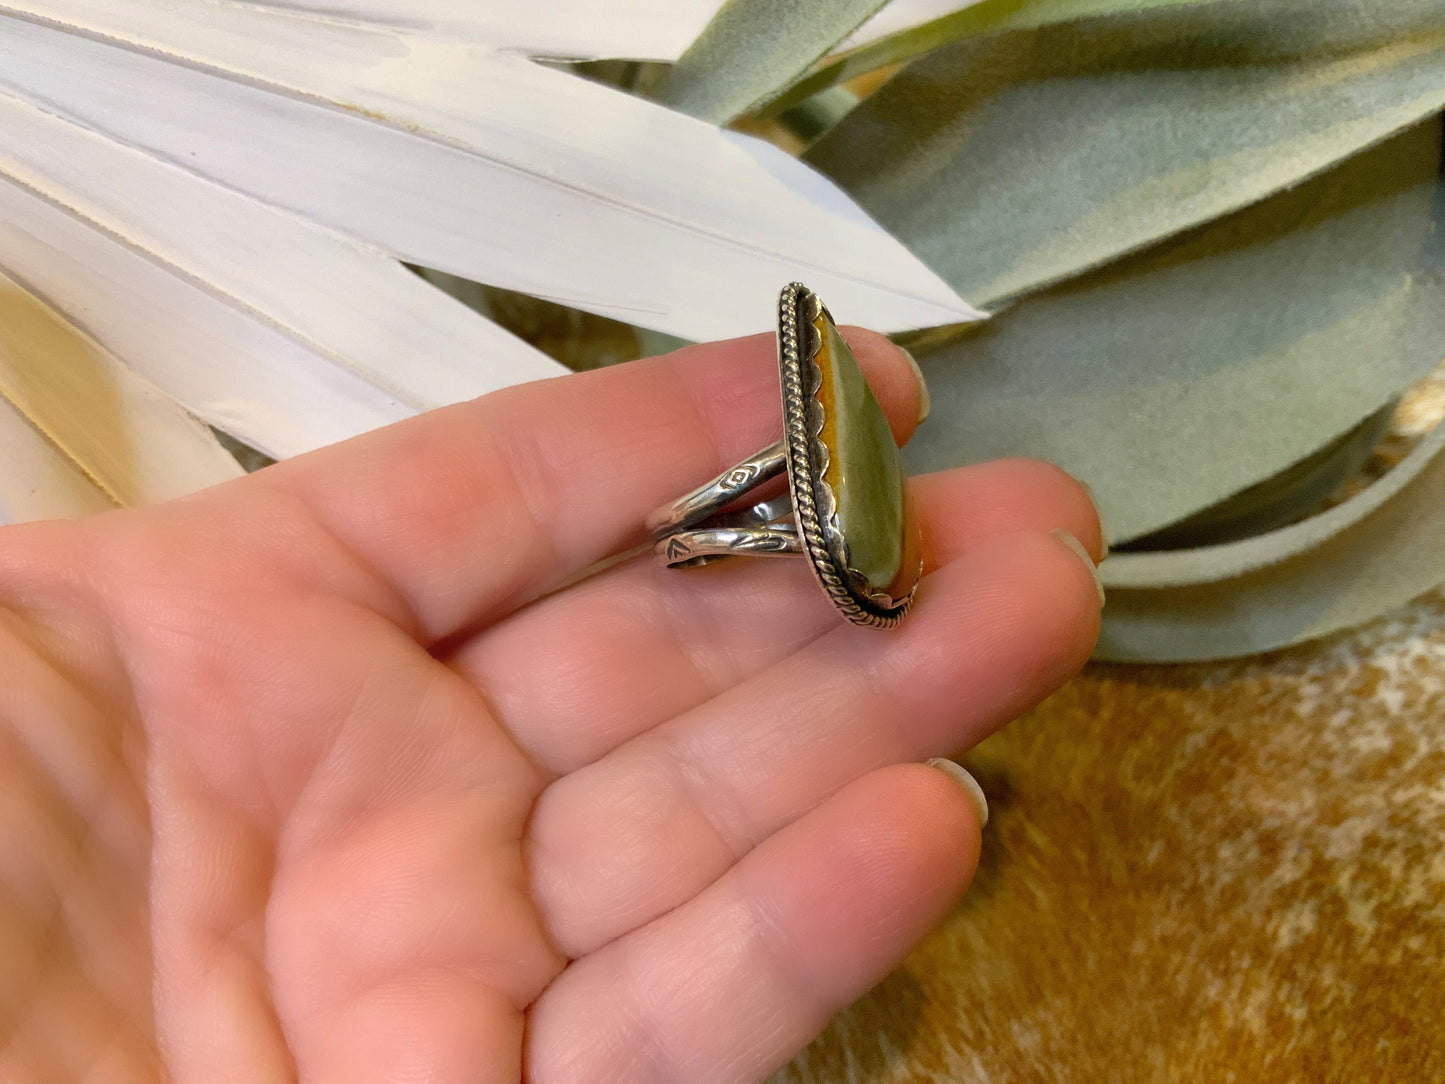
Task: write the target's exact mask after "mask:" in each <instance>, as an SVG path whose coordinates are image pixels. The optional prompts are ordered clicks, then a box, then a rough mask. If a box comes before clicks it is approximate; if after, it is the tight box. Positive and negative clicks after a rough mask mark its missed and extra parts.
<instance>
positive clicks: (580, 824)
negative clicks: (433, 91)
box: [0, 331, 1100, 1084]
mask: <svg viewBox="0 0 1445 1084" xmlns="http://www.w3.org/2000/svg"><path fill="white" fill-rule="evenodd" d="M848 337H849V338H850V340H851V341H852V342H853V343H854V344H855V349H856V352H857V353H858V355H859V359H860V362H861V363H862V364H863V366H864V368H865V370H866V371H867V372H868V373H869V377H870V380H871V382H872V383H873V384H874V387H875V389H876V390H877V392H878V394H879V398H880V400H881V401H882V402H883V403H884V405H885V409H887V411H888V413H889V415H890V417H891V418H892V419H893V420H894V427H895V430H896V432H897V433H898V434H899V436H900V437H903V436H906V435H907V434H908V433H909V432H910V431H911V428H912V424H911V422H912V419H913V418H915V417H916V416H917V414H918V404H919V399H918V395H919V393H918V390H917V386H916V383H915V382H914V380H913V377H912V375H911V373H910V370H909V369H908V367H907V365H906V363H905V362H904V361H903V359H902V358H901V357H900V356H899V355H898V354H897V353H896V352H895V351H894V350H893V348H892V347H891V346H889V345H888V344H887V342H886V341H885V340H883V339H880V338H877V337H875V336H870V335H867V334H866V333H863V332H857V331H850V332H849V333H848ZM772 364H773V363H772V345H771V341H770V340H769V339H767V338H764V337H758V338H753V339H745V340H739V341H736V342H732V343H720V344H713V345H709V346H701V347H695V348H691V349H689V350H686V351H682V352H680V353H679V354H676V355H672V356H670V357H668V358H662V359H656V360H653V361H648V362H643V363H638V364H636V365H631V366H624V367H621V368H618V369H614V370H609V371H606V372H602V373H595V374H587V375H583V376H577V377H569V378H565V379H561V380H555V381H548V382H544V383H541V384H535V385H528V386H525V387H521V388H516V389H512V390H510V391H507V392H503V393H499V394H497V395H493V396H489V397H487V398H485V399H482V400H478V401H477V402H474V403H469V404H463V405H460V406H457V407H452V408H449V409H446V410H442V411H438V412H435V413H433V414H431V415H427V416H425V417H422V418H419V419H416V420H414V421H412V422H408V423H405V424H402V425H398V426H395V427H392V428H391V429H388V430H383V431H381V432H378V433H375V434H371V435H369V436H366V437H363V438H360V439H357V440H355V441H351V442H349V443H347V444H344V445H338V446H336V447H333V448H330V449H326V450H324V451H322V452H319V453H316V454H314V455H311V456H307V457H304V458H302V459H298V460H293V461H291V462H288V463H285V464H281V465H279V466H276V467H273V468H269V469H267V470H265V471H262V472H260V473H259V474H256V475H253V476H251V477H249V478H245V479H242V480H240V481H237V482H235V483H231V484H229V485H226V486H223V487H220V488H217V489H215V490H211V491H208V492H206V493H203V494H200V495H198V496H196V497H193V498H189V499H187V500H184V501H180V502H176V503H173V504H170V505H165V506H160V507H157V508H153V509H143V510H134V511H126V512H116V513H111V514H108V515H104V516H100V517H97V518H94V519H91V520H85V521H81V522H78V523H64V524H61V523H54V524H37V525H31V526H26V527H17V528H7V529H5V530H4V531H3V532H0V671H3V674H4V679H3V685H0V960H3V961H4V968H3V970H0V1077H3V1078H4V1079H6V1080H7V1081H9V1080H15V1081H31V1080H34V1081H44V1082H49V1081H59V1080H69V1079H82V1078H84V1079H91V1080H96V1081H125V1080H131V1079H138V1080H146V1079H153V1078H155V1077H157V1076H162V1075H164V1076H167V1077H169V1078H171V1079H174V1080H176V1081H182V1082H185V1081H199V1082H205V1084H214V1082H224V1081H247V1082H254V1081H269V1080H286V1079H293V1078H298V1077H299V1078H304V1079H308V1080H321V1081H333V1080H334V1081H348V1082H350V1081H366V1080H397V1081H400V1080H406V1081H421V1080H437V1081H452V1080H456V1081H493V1080H495V1081H516V1080H518V1079H520V1078H522V1077H523V1076H525V1077H526V1078H527V1079H528V1080H531V1081H536V1082H552V1081H561V1082H566V1084H586V1082H588V1081H593V1080H598V1081H601V1080H607V1081H629V1082H633V1081H638V1082H641V1081H650V1080H683V1081H689V1082H705V1081H714V1080H716V1081H734V1080H737V1081H742V1080H752V1079H756V1078H759V1077H761V1076H763V1075H765V1074H766V1073H767V1072H768V1071H769V1070H771V1069H772V1068H774V1067H776V1066H777V1065H779V1064H781V1063H782V1062H783V1061H785V1060H786V1059H787V1058H788V1057H790V1056H791V1055H792V1054H793V1053H794V1052H795V1051H796V1050H797V1049H799V1048H800V1047H801V1046H802V1045H804V1044H805V1043H806V1042H807V1041H808V1039H809V1038H811V1036H813V1035H814V1034H815V1033H816V1032H817V1031H818V1030H819V1029H821V1028H822V1026H823V1025H824V1024H826V1022H827V1021H828V1019H829V1017H830V1016H831V1015H832V1014H833V1013H834V1012H836V1011H837V1010H838V1009H839V1008H840V1007H842V1006H843V1005H845V1004H846V1003H847V1002H848V1001H850V1000H851V999H853V998H855V997H856V996H858V995H859V994H860V993H861V992H862V991H863V990H865V989H866V988H867V987H868V986H869V985H871V984H872V983H873V982H875V981H877V979H878V978H879V977H881V976H882V975H883V974H884V973H885V972H886V971H887V970H888V969H889V968H890V967H892V966H893V965H894V964H895V963H896V962H897V961H898V960H899V959H900V958H901V956H902V955H903V954H904V953H905V952H906V951H907V949H908V948H909V946H910V945H911V944H912V943H913V942H915V941H916V940H917V939H918V938H919V937H920V936H921V935H922V934H923V933H924V932H926V931H927V929H928V928H929V927H930V926H931V925H932V924H934V923H936V922H937V921H938V920H939V919H940V918H941V917H942V915H943V914H944V913H945V912H946V910H947V909H948V908H949V907H950V906H951V905H952V903H953V902H954V900H955V899H956V898H957V896H958V894H959V893H960V892H961V891H962V889H963V887H964V886H965V885H966V883H967V881H968V878H969V876H970V875H971V873H972V870H973V866H974V862H975V859H976V855H977V849H978V843H979V836H978V820H977V816H976V814H975V812H974V810H973V807H972V806H971V804H970V803H969V801H968V798H967V795H966V794H965V792H964V791H963V789H962V788H959V787H958V786H956V785H955V784H954V783H953V782H952V781H951V780H950V779H949V778H948V777H947V776H946V775H945V774H944V773H942V772H938V771H935V770H933V769H931V768H928V767H925V766H923V765H921V764H918V763H906V762H917V761H920V760H923V759H926V758H928V757H930V756H933V755H936V754H943V753H947V752H950V751H953V750H956V749H958V748H962V747H964V746H966V745H969V744H972V743H973V742H975V741H977V740H978V739H979V738H981V737H982V736H983V735H984V734H986V733H987V732H989V731H990V730H991V729H993V728H994V727H996V726H997V725H999V724H1001V723H1002V722H1004V721H1006V720H1007V719H1008V718H1010V717H1012V716H1014V715H1016V714H1018V713H1020V712H1021V711H1023V710H1025V709H1026V708H1027V707H1029V706H1030V705H1031V704H1032V703H1034V702H1035V701H1037V700H1038V699H1040V698H1041V697H1042V696H1044V695H1046V694H1047V693H1048V692H1049V691H1050V690H1052V689H1053V688H1054V687H1055V686H1057V685H1058V684H1059V683H1060V682H1062V681H1063V680H1065V679H1066V678H1067V676H1068V675H1069V674H1070V673H1071V672H1072V671H1073V670H1074V669H1075V668H1076V667H1077V666H1078V665H1080V663H1081V662H1082V660H1083V659H1084V657H1085V656H1086V654H1087V652H1088V649H1089V647H1090V644H1091V643H1092V640H1093V637H1094V634H1095V632H1096V628H1097V599H1096V595H1095V587H1094V584H1093V582H1092V581H1091V578H1090V575H1089V570H1088V569H1087V567H1086V566H1085V564H1084V562H1082V561H1080V560H1078V559H1077V557H1076V556H1075V554H1074V553H1073V552H1071V550H1070V548H1069V547H1068V546H1067V545H1066V544H1065V543H1064V542H1062V541H1061V540H1060V539H1059V538H1057V537H1051V535H1050V534H1049V532H1050V531H1052V530H1055V529H1063V530H1066V531H1068V532H1070V533H1072V534H1073V535H1075V536H1076V537H1078V538H1080V539H1082V540H1083V541H1084V543H1085V545H1086V546H1087V547H1089V548H1090V549H1091V550H1092V551H1093V552H1094V553H1095V555H1097V553H1098V547H1099V544H1100V543H1099V532H1098V525H1097V522H1096V519H1095V516H1094V512H1093V510H1092V508H1091V506H1090V504H1089V501H1088V499H1087V497H1086V496H1085V494H1084V493H1083V491H1082V490H1081V489H1080V488H1079V487H1077V486H1076V485H1075V484H1074V483H1073V482H1071V481H1070V480H1069V479H1067V478H1066V477H1065V476H1063V475H1062V474H1060V473H1059V472H1057V471H1054V470H1052V469H1051V468H1048V467H1045V466H1042V465H1039V464H1033V463H1026V462H1010V463H1002V464H994V465H991V466H987V467H979V468H969V469H964V470H959V471H955V472H951V473H948V474H945V475H936V476H931V477H927V478H922V479H917V480H915V482H914V496H915V502H916V505H917V506H918V508H919V511H920V515H921V517H922V520H923V522H924V530H925V537H926V548H927V551H928V566H929V575H928V577H927V579H926V580H925V582H924V585H923V588H922V591H921V595H920V600H919V603H918V605H917V607H916V609H915V612H914V614H913V616H911V617H910V618H909V620H908V621H907V622H905V624H904V625H903V626H902V628H901V629H900V630H898V631H896V632H892V633H877V632H872V631H868V630H860V629H855V628H853V627H851V626H847V625H844V624H843V623H841V622H840V621H839V620H838V618H837V615H836V613H835V612H834V611H832V609H831V607H830V605H829V604H828V602H827V600H826V599H825V598H824V597H823V595H822V593H821V592H820V591H818V589H817V587H816V585H815V584H814V582H813V581H812V578H811V576H810V574H809V572H808V570H807V567H806V564H805V563H803V562H797V561H782V560H779V561H765V560H757V561H747V562H738V563H736V564H731V565H726V564H725V565H722V566H717V567H713V568H709V569H705V570H697V571H693V572H686V573H684V572H676V571H670V570H666V569H659V568H656V567H654V566H653V565H652V564H651V563H649V562H644V561H632V562H627V563H623V564H620V565H617V566H616V567H613V568H611V569H610V570H608V571H605V572H603V573H601V574H598V575H595V576H593V577H591V578H589V579H586V580H584V581H582V582H580V583H578V584H576V585H574V586H571V587H569V588H567V589H565V590H562V591H555V588H557V587H558V586H559V585H561V584H563V583H564V582H566V581H568V580H569V579H570V578H572V577H574V576H575V574H576V573H577V572H579V571H580V570H582V569H584V568H586V567H588V566H589V565H591V564H593V563H594V562H596V561H598V560H599V559H601V558H603V557H605V556H606V555H608V554H609V553H613V552H616V551H617V550H619V549H623V548H625V547H627V546H629V545H632V544H634V543H636V542H637V541H639V540H640V524H641V522H642V520H643V518H644V516H645V515H646V513H647V512H648V511H650V510H651V509H652V508H653V507H654V506H655V505H658V504H660V503H663V502H665V501H667V500H669V499H671V498H673V497H675V496H677V495H679V494H680V493H682V492H683V491H684V490H686V489H688V488H690V487H691V486H692V485H695V484H696V483H698V482H699V481H701V480H702V479H704V478H705V477H708V476H710V475H712V474H713V473H715V472H716V471H718V470H720V469H721V468H723V467H725V466H726V465H728V463H730V462H732V461H735V460H737V459H739V458H741V457H743V456H744V455H746V454H748V453H750V452H752V451H754V450H756V449H757V448H758V447H761V446H762V445H764V444H767V443H769V442H770V441H772V440H774V439H776V436H777V429H778V420H777V419H778V409H779V408H778V391H777V387H776V382H775V376H774V375H773V370H772ZM904 419H907V422H906V423H905V421H904ZM549 592H550V593H549Z"/></svg>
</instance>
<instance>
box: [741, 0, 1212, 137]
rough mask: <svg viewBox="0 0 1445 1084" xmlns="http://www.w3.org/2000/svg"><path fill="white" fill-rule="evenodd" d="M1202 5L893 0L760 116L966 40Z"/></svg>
mask: <svg viewBox="0 0 1445 1084" xmlns="http://www.w3.org/2000/svg"><path fill="white" fill-rule="evenodd" d="M1201 2H1205V0H973V3H968V4H960V3H958V2H957V0H953V2H942V3H940V2H938V0H931V2H915V3H909V4H904V3H899V2H898V0H894V2H893V3H892V4H889V5H888V7H886V8H884V9H883V11H882V12H880V13H879V14H878V15H876V16H874V17H873V18H872V19H870V20H869V21H868V22H867V23H865V24H864V26H863V27H862V29H861V30H860V31H859V33H858V34H856V35H854V36H853V39H852V41H853V43H854V44H856V45H857V46H858V48H856V49H854V50H852V51H851V52H848V53H846V54H845V55H843V56H840V57H838V58H837V59H835V60H832V61H830V62H829V63H827V64H824V65H822V66H821V67H819V68H818V69H817V70H816V71H813V72H810V73H809V74H808V75H807V76H806V77H805V78H803V79H800V80H798V82H796V83H794V84H793V85H792V86H791V87H789V88H788V89H787V90H786V91H784V92H783V93H782V94H779V95H777V96H776V97H775V98H773V99H772V100H771V101H769V102H768V103H767V105H766V107H765V108H764V109H762V110H761V112H762V113H763V114H764V115H766V116H775V115H776V114H778V113H781V112H783V111H784V110H787V109H792V108H793V107H795V106H797V105H799V104H800V103H802V102H804V101H806V100H807V99H808V98H811V97H812V96H813V95H815V94H820V93H822V92H823V91H825V90H827V89H828V88H829V87H834V86H837V85H838V84H839V83H845V82H847V81H848V80H850V79H856V78H857V77H858V76H860V75H867V74H868V73H869V72H873V71H877V70H878V69H879V68H886V67H888V66H889V65H892V64H902V63H904V62H906V61H909V60H912V59H913V58H914V57H918V56H922V55H923V54H924V53H929V52H932V51H933V50H934V49H937V48H939V47H941V46H944V45H948V44H951V43H952V42H955V41H959V40H961V39H963V38H970V37H975V36H977V35H980V34H987V33H990V32H993V31H998V30H1021V29H1027V28H1031V27H1039V26H1048V25H1049V24H1051V23H1062V22H1070V21H1073V20H1076V19H1085V18H1089V17H1091V16H1095V15H1109V14H1114V13H1116V12H1133V11H1148V10H1150V9H1152V8H1163V7H1178V6H1180V5H1182V4H1196V3H1201Z"/></svg>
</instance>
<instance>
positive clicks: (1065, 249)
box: [808, 0, 1445, 305]
mask: <svg viewBox="0 0 1445 1084" xmlns="http://www.w3.org/2000/svg"><path fill="white" fill-rule="evenodd" d="M970 10H972V9H970ZM1442 106H1445V0H1392V2H1391V3H1389V4H1380V5H1369V6H1362V5H1360V4H1359V3H1356V2H1354V0H1312V2H1310V3H1307V4H1306V3H1300V2H1298V0H1256V2H1254V3H1249V4H1242V3H1203V4H1198V5H1192V6H1187V7H1178V8H1174V7H1171V8H1165V9H1161V10H1157V11H1151V12H1143V13H1138V14H1134V15H1129V16H1115V17H1110V18H1100V19H1094V20H1086V21H1082V22H1072V23H1067V24H1061V25H1053V26H1046V27H1042V28H1039V29H1030V30H1019V31H1010V32H1007V33H1003V34H997V35H992V36H989V37H987V38H983V39H978V40H971V41H967V42H963V43H960V44H958V45H954V46H950V47H947V48H944V49H941V50H939V51H937V52H935V53H933V54H931V55H929V56H928V57H925V58H923V59H922V60H920V61H917V62H916V63H914V64H913V65H911V66H909V67H908V68H906V69H904V71H903V72H901V73H900V74H899V75H897V76H895V77H894V78H893V79H892V80H890V81H889V82H888V83H887V84H885V85H884V87H883V88H881V89H880V90H879V91H878V92H877V93H876V94H875V95H873V96H872V97H871V98H869V99H867V100H866V101H864V102H863V103H862V104H861V105H860V106H859V107H858V108H857V109H855V110H854V111H853V112H852V113H850V114H849V115H848V116H847V117H846V118H844V120H843V121H842V122H841V123H840V124H839V125H838V126H837V127H836V128H834V129H833V130H832V131H831V132H830V133H828V134H827V135H826V136H825V137H824V138H823V139H822V140H821V141H820V142H819V143H818V144H817V145H816V146H815V147H814V148H813V149H812V150H811V151H810V152H809V154H808V158H809V160H810V161H812V162H813V163H814V164H815V165H817V166H819V167H820V168H821V169H822V170H823V171H824V172H825V173H827V174H829V175H830V176H832V177H833V178H834V179H836V180H838V181H839V182H840V183H841V184H842V185H843V187H844V188H846V189H847V190H848V191H849V192H850V193H851V194H852V195H853V196H854V197H855V198H857V199H858V200H859V202H861V203H862V204H863V205H864V207H865V208H866V209H867V210H868V211H869V212H870V213H872V214H873V215H874V217H875V218H877V219H878V220H879V221H880V222H882V223H883V224H884V225H885V226H887V227H888V228H889V229H891V230H892V231H893V232H894V234H895V235H896V236H897V237H899V238H900V239H901V240H903V241H904V242H905V243H907V244H908V245H909V246H910V247H911V248H912V249H913V251H914V252H915V253H917V254H918V255H919V256H921V257H922V258H923V259H924V261H925V262H926V263H928V264H929V265H930V266H931V267H932V268H933V269H934V270H936V271H937V272H938V273H939V274H941V275H942V276H943V277H944V278H945V279H946V280H947V281H948V282H949V284H950V285H952V286H953V287H954V288H955V289H956V290H958V291H959V292H960V293H962V294H963V295H964V296H967V297H969V298H971V299H972V300H974V301H975V302H976V303H979V304H983V305H993V304H997V303H1000V302H1002V301H1004V300H1006V299H1009V298H1011V297H1014V296H1017V295H1019V294H1022V293H1026V292H1028V291H1031V290H1035V289H1038V288H1040V287H1042V286H1044V285H1047V284H1049V283H1052V282H1056V281H1059V280H1062V279H1065V278H1068V277H1070V276H1072V275H1075V274H1078V273H1079V272H1081V271H1082V270H1084V269H1087V268H1090V267H1094V266H1098V265H1100V264H1102V263H1105V262H1107V261H1109V260H1112V259H1115V258H1117V257H1118V256H1120V255H1122V254H1125V253H1128V252H1131V251H1134V250H1137V249H1139V248H1141V247H1143V246H1145V245H1147V244H1149V243H1151V242H1152V241H1155V240H1157V239H1159V238H1162V237H1166V236H1169V235H1171V234H1175V233H1178V232H1180V231H1182V230H1184V229H1187V228H1189V227H1191V226H1193V225H1196V224H1199V223H1202V222H1206V221H1210V220H1212V219H1215V218H1218V217H1220V216H1221V215H1224V214H1226V213H1228V212H1230V211H1233V210H1236V209H1238V208H1241V207H1244V206H1247V205H1248V204H1250V203H1253V202H1255V201H1257V200H1259V199H1261V198H1263V197H1265V196H1267V195H1269V194H1271V193H1274V192H1277V191H1280V190H1283V189H1284V188H1287V187H1289V186H1290V185H1293V184H1296V183H1298V182H1299V181H1301V180H1302V179H1305V178H1308V177H1310V176H1313V175H1316V174H1318V173H1319V172H1320V171H1321V170H1324V169H1326V168H1328V167H1329V166H1330V165H1332V164H1333V163H1335V162H1337V161H1339V160H1341V159H1342V158H1344V157H1347V156H1348V155H1350V154H1353V153H1355V152H1357V151H1358V150H1359V149H1360V148H1362V147H1366V146H1369V145H1372V144H1374V143H1377V142H1379V141H1380V140H1382V139H1384V138H1387V137H1388V136H1389V135H1391V134H1393V133H1394V132H1396V131H1399V130H1401V129H1403V128H1405V127H1408V126H1410V125H1412V124H1415V123H1417V122H1418V121H1420V120H1421V119H1423V118H1424V117H1426V116H1429V115H1431V114H1433V113H1435V112H1438V111H1439V110H1440V109H1441V108H1442Z"/></svg>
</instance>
